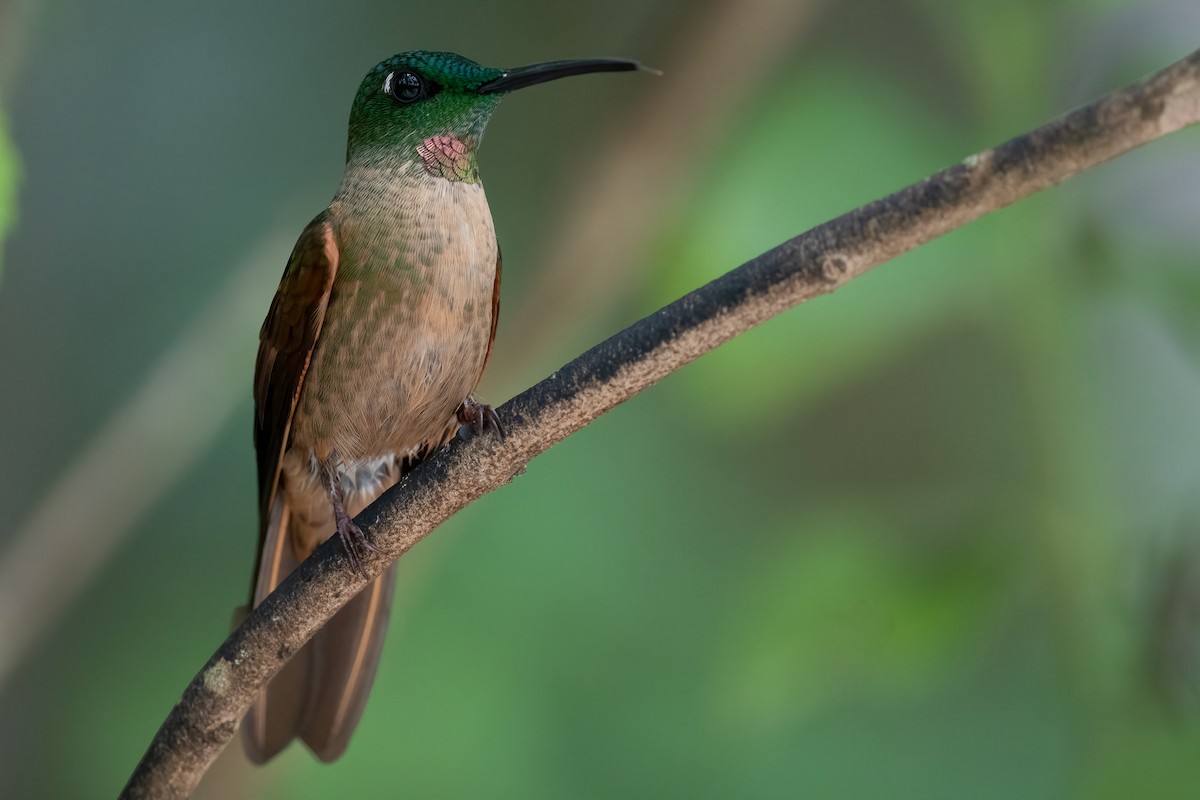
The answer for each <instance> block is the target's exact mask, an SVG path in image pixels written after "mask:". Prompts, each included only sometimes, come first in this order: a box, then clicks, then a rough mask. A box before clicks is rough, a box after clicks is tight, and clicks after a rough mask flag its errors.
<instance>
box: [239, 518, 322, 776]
mask: <svg viewBox="0 0 1200 800" xmlns="http://www.w3.org/2000/svg"><path fill="white" fill-rule="evenodd" d="M290 518H291V515H290V514H289V510H288V507H287V503H286V501H285V500H284V499H283V498H282V496H279V497H277V498H276V501H275V503H274V505H273V506H272V509H271V520H270V523H269V527H268V529H267V530H268V532H267V537H266V540H265V542H264V545H263V551H262V559H261V561H260V563H259V571H258V576H257V578H256V580H255V585H254V600H253V602H254V605H255V606H257V605H258V604H259V603H261V602H262V601H263V599H264V598H266V596H267V595H268V594H270V593H271V592H272V591H273V590H274V589H275V587H276V586H278V585H279V583H280V581H282V580H283V579H284V578H285V577H287V575H288V574H289V573H290V572H291V571H292V570H294V569H295V568H296V567H297V565H298V564H299V563H300V559H299V558H298V557H297V555H296V552H295V550H294V549H293V548H292V547H291V546H290V544H289V542H288V523H289V522H290ZM312 660H313V659H312V645H311V643H310V644H307V645H305V646H304V647H303V648H302V649H301V650H300V652H299V653H297V654H296V655H295V656H294V657H293V658H292V660H291V661H289V662H288V663H287V664H285V665H284V667H283V669H282V670H281V671H280V672H279V674H278V675H276V676H275V677H274V678H273V679H272V680H271V682H270V684H268V685H267V688H266V689H264V690H263V691H262V692H261V693H260V694H259V696H258V699H257V700H255V701H254V705H252V706H251V707H250V711H249V713H247V714H246V718H245V720H244V721H243V722H242V744H243V746H244V748H245V750H246V755H247V756H248V757H249V758H250V760H251V761H253V762H254V763H256V764H264V763H266V762H267V761H269V760H271V759H272V758H273V757H274V756H275V755H276V754H277V753H278V752H279V751H280V750H282V749H283V748H285V747H287V745H288V743H290V742H291V741H292V739H294V738H295V737H296V734H297V732H298V731H299V730H300V725H301V723H302V722H303V714H304V708H305V704H306V702H307V698H308V694H309V686H310V685H311V682H312V672H313V670H312Z"/></svg>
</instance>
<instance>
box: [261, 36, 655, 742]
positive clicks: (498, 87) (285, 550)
mask: <svg viewBox="0 0 1200 800" xmlns="http://www.w3.org/2000/svg"><path fill="white" fill-rule="evenodd" d="M637 68H638V64H637V63H636V62H633V61H626V60H619V59H592V60H582V61H552V62H548V63H544V64H534V65H532V66H527V67H518V68H516V69H508V70H505V69H495V68H492V67H483V66H480V65H479V64H476V63H475V62H474V61H470V60H468V59H466V58H463V57H462V56H458V55H455V54H453V53H436V52H425V51H418V52H409V53H401V54H399V55H396V56H393V57H392V58H389V59H388V60H386V61H383V62H381V63H380V64H378V65H376V66H375V68H374V69H372V70H371V71H370V72H369V73H367V76H366V78H364V79H363V82H362V84H361V85H360V86H359V89H358V94H357V95H356V96H355V98H354V106H353V108H352V109H351V111H350V133H349V141H348V144H347V147H346V171H345V173H344V175H343V176H342V182H341V186H340V187H339V188H338V191H337V194H336V195H335V196H334V198H333V201H332V202H331V203H330V204H329V207H328V208H326V209H325V210H324V211H322V212H321V213H320V214H318V215H317V217H316V219H314V220H313V221H312V222H310V223H309V224H308V227H307V228H305V229H304V232H303V233H301V234H300V239H299V241H297V242H296V246H295V248H294V249H293V251H292V255H291V258H290V259H289V260H288V264H287V268H286V269H285V270H284V273H283V279H282V280H281V281H280V283H279V290H278V291H277V292H276V294H275V299H274V300H273V301H272V303H271V309H270V311H269V312H268V313H267V319H266V321H265V322H264V323H263V326H262V332H261V333H260V345H259V351H258V362H257V364H256V366H255V375H254V404H255V418H254V444H255V448H256V450H257V452H258V490H259V502H260V508H259V513H260V526H259V537H260V538H259V551H258V564H257V566H256V567H255V573H254V593H253V596H252V598H251V603H252V604H253V605H258V604H259V603H260V602H262V600H263V599H264V598H265V597H266V596H267V595H268V594H270V592H271V591H272V590H273V589H274V588H275V587H276V586H277V585H278V584H279V582H280V581H282V580H283V578H285V577H286V576H287V575H288V573H290V572H291V571H292V570H293V569H295V567H296V566H297V565H298V564H299V563H300V562H301V561H302V560H304V559H305V558H306V557H308V555H309V554H310V553H311V552H312V551H313V549H314V548H315V547H316V546H317V545H318V544H320V543H321V542H322V541H324V540H325V539H327V538H329V537H330V536H332V535H333V534H334V533H335V532H336V533H337V535H338V536H339V537H340V538H341V541H342V544H343V546H344V547H345V550H346V555H347V558H348V560H349V562H350V564H351V565H352V567H353V568H356V569H358V570H359V571H361V570H362V567H361V563H360V558H361V552H362V551H363V550H373V548H372V546H371V544H370V542H369V541H368V540H367V539H366V537H365V536H364V534H363V532H362V531H361V530H359V528H358V527H357V526H356V525H355V524H354V522H353V521H352V520H353V517H354V516H355V515H356V514H358V513H359V512H360V511H362V509H363V508H365V507H366V506H367V505H368V504H370V503H371V501H373V500H374V499H375V498H376V497H378V496H379V495H380V494H381V493H382V492H383V491H384V490H385V489H387V488H388V487H390V486H392V485H393V484H394V483H396V481H398V480H399V479H400V477H401V475H403V474H404V473H405V471H406V470H408V469H410V468H411V467H412V466H413V465H414V464H416V463H417V462H419V461H420V460H421V459H422V458H424V457H425V456H427V455H428V454H429V453H430V452H432V451H433V450H436V449H437V448H439V447H441V446H442V445H443V444H445V443H446V442H447V441H449V440H450V439H451V438H452V437H453V436H454V434H455V432H456V431H457V430H458V428H459V426H460V425H467V426H469V427H470V428H472V429H473V430H474V431H475V432H477V433H483V432H484V431H485V430H489V429H490V430H493V431H495V432H497V433H502V429H501V427H500V421H499V419H498V418H497V417H496V414H495V412H493V411H492V409H491V408H490V407H488V406H486V405H482V404H479V403H476V402H475V400H474V398H473V397H472V392H473V391H474V390H475V388H476V386H477V385H478V384H479V379H480V377H481V376H482V374H483V368H484V365H485V364H486V363H487V360H488V355H489V354H490V352H491V348H492V339H493V337H494V336H495V335H496V317H497V313H498V310H499V301H500V250H499V247H498V246H497V244H496V233H495V229H494V228H493V225H492V216H491V212H490V211H489V210H488V204H487V200H486V199H485V197H484V194H483V187H482V185H481V184H480V182H479V170H478V167H477V164H476V152H477V150H478V148H479V142H480V138H481V137H482V135H483V130H484V127H485V126H486V125H487V122H488V119H489V118H490V117H491V115H492V112H493V111H494V110H495V109H496V106H497V104H498V103H499V102H500V99H501V97H503V96H504V95H505V94H506V93H507V92H510V91H512V90H514V89H520V88H523V87H525V86H532V85H534V84H537V83H544V82H545V81H550V80H554V79H556V78H562V77H566V76H569V75H582V74H584V73H589V72H610V71H624V70H633V69H637ZM394 579H395V571H394V567H393V568H389V569H388V571H387V572H386V573H384V574H383V575H381V576H380V577H379V578H377V579H376V580H374V581H373V582H371V583H370V584H369V585H368V586H367V587H366V588H365V589H364V590H363V591H362V593H361V594H359V595H358V596H357V597H355V598H354V599H353V600H351V601H350V602H349V603H348V604H347V605H346V607H345V608H343V609H342V610H341V611H340V612H339V613H338V614H337V615H336V616H335V617H334V618H333V619H332V620H330V622H329V623H328V624H327V625H326V626H325V627H324V629H322V630H321V631H319V632H318V633H317V635H316V636H315V637H314V639H313V640H312V641H311V642H310V643H309V644H308V645H306V646H305V648H304V649H303V650H302V651H301V652H300V653H298V654H297V655H296V656H295V658H293V659H292V661H291V662H290V663H289V664H288V665H287V666H286V667H285V668H284V669H283V671H281V672H280V674H279V675H277V676H276V677H275V679H274V680H273V681H272V682H271V684H270V685H269V686H268V687H267V689H266V690H264V691H263V693H262V695H261V696H260V697H259V698H258V700H257V702H256V703H255V705H254V706H253V707H252V708H251V710H250V712H249V714H247V716H246V720H245V723H244V737H243V739H244V743H245V747H246V751H247V753H248V755H249V756H250V758H251V759H253V760H254V761H256V762H259V763H262V762H265V761H267V760H268V759H270V758H271V757H272V756H274V755H275V754H276V753H278V752H279V751H280V750H281V749H283V748H284V747H285V746H286V745H287V744H288V743H289V742H290V741H291V740H292V739H293V738H294V737H297V736H299V737H300V738H301V739H302V740H303V741H304V743H305V744H306V745H308V747H309V748H310V749H311V750H312V751H313V753H315V754H316V756H317V757H318V758H320V759H322V760H323V761H332V760H333V759H335V758H337V757H338V756H339V755H341V753H342V751H343V750H345V748H346V744H347V742H348V741H349V739H350V734H351V733H352V732H353V730H354V727H355V726H356V725H357V724H358V720H359V718H360V717H361V716H362V712H363V707H364V705H365V704H366V699H367V693H368V691H369V690H370V688H371V683H372V682H373V680H374V678H375V669H376V666H377V664H378V662H379V654H380V651H381V649H382V646H383V638H384V632H385V626H386V623H387V616H388V609H389V606H390V603H391V595H392V584H393V582H394Z"/></svg>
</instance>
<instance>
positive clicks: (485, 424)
mask: <svg viewBox="0 0 1200 800" xmlns="http://www.w3.org/2000/svg"><path fill="white" fill-rule="evenodd" d="M455 413H456V415H457V416H458V421H459V422H460V423H462V427H461V428H459V435H460V436H462V437H463V438H464V439H469V438H471V436H482V435H483V434H484V433H486V432H487V431H493V432H494V433H495V434H496V435H497V436H499V437H500V438H501V439H503V438H504V436H505V433H504V426H503V425H501V424H500V417H499V416H498V415H497V414H496V410H495V409H494V408H492V407H491V406H489V405H487V404H486V403H476V402H475V399H474V398H472V397H468V398H467V399H466V400H463V402H462V405H460V406H459V407H458V411H457V412H455Z"/></svg>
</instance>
